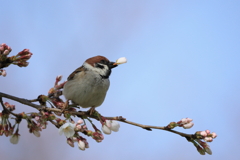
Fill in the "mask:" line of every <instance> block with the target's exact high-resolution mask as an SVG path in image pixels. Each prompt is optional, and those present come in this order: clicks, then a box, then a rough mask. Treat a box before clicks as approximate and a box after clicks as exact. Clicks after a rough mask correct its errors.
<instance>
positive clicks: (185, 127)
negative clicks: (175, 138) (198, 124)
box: [183, 122, 194, 129]
mask: <svg viewBox="0 0 240 160" xmlns="http://www.w3.org/2000/svg"><path fill="white" fill-rule="evenodd" d="M193 125H194V123H193V122H190V123H187V124H184V125H183V128H184V129H189V128H192V126H193Z"/></svg>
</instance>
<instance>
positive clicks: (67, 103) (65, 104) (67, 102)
mask: <svg viewBox="0 0 240 160" xmlns="http://www.w3.org/2000/svg"><path fill="white" fill-rule="evenodd" d="M68 105H69V100H68V99H67V100H66V102H65V103H64V105H63V108H62V112H63V111H64V110H65V109H66V108H68Z"/></svg>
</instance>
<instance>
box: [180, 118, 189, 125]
mask: <svg viewBox="0 0 240 160" xmlns="http://www.w3.org/2000/svg"><path fill="white" fill-rule="evenodd" d="M179 123H180V124H186V123H188V120H187V118H183V119H181V120H180V121H179V122H178V124H179Z"/></svg>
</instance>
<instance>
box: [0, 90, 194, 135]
mask: <svg viewBox="0 0 240 160" xmlns="http://www.w3.org/2000/svg"><path fill="white" fill-rule="evenodd" d="M0 97H4V98H7V99H11V100H14V101H16V102H19V103H22V104H25V105H28V106H31V107H33V108H35V109H37V110H42V109H44V110H46V111H50V112H62V110H61V109H58V108H48V107H45V106H40V105H36V104H34V103H32V102H31V100H27V99H24V98H18V97H15V96H12V95H9V94H6V93H2V92H0ZM65 112H66V113H69V114H71V115H76V116H80V117H83V116H87V117H91V118H94V119H96V120H98V121H99V120H100V119H99V118H98V116H94V115H90V114H89V112H83V111H81V112H73V111H65ZM105 118H106V119H108V120H117V121H119V122H123V123H127V124H130V125H133V126H137V127H141V128H143V129H146V130H148V131H151V129H159V130H165V131H168V132H172V133H175V134H178V135H180V136H182V137H185V138H194V137H195V135H194V134H186V133H182V132H178V131H175V130H172V129H169V128H167V127H160V126H151V125H143V124H139V123H135V122H131V121H128V120H126V119H125V118H123V117H121V116H119V117H105ZM51 123H52V124H54V125H55V126H57V125H56V123H54V122H53V121H51Z"/></svg>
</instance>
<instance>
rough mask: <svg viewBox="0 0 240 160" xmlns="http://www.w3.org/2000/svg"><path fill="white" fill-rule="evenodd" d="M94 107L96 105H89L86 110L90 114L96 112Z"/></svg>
mask: <svg viewBox="0 0 240 160" xmlns="http://www.w3.org/2000/svg"><path fill="white" fill-rule="evenodd" d="M95 108H96V107H91V108H90V109H89V110H88V111H87V112H89V114H90V115H93V114H94V112H97V111H96V110H95Z"/></svg>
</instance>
